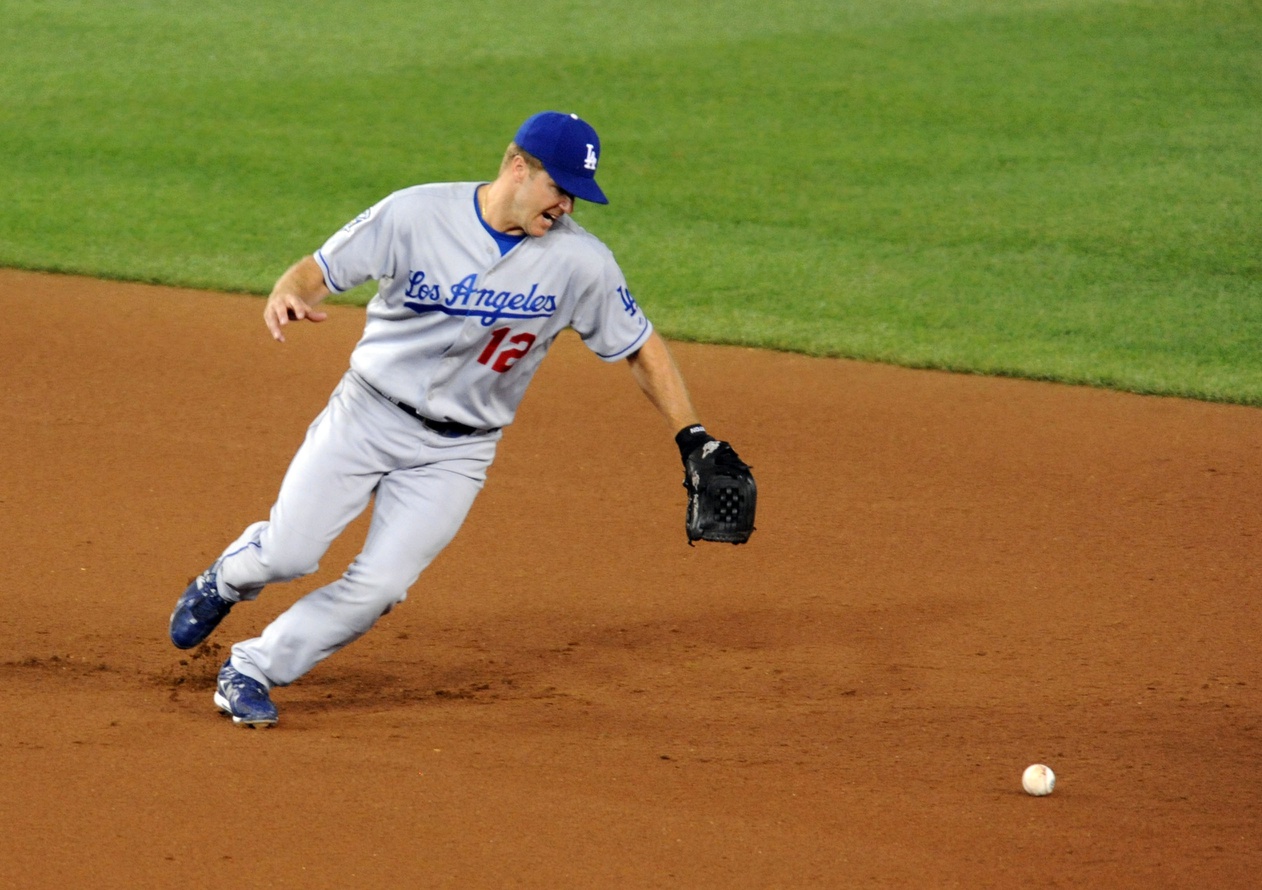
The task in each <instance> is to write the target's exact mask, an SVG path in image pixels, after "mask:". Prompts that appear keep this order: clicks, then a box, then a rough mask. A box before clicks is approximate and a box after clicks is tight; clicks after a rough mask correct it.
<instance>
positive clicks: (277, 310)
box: [263, 256, 329, 343]
mask: <svg viewBox="0 0 1262 890" xmlns="http://www.w3.org/2000/svg"><path fill="white" fill-rule="evenodd" d="M328 295H329V289H328V288H327V287H325V286H324V273H323V272H322V271H321V270H320V264H319V263H317V262H316V261H315V257H313V256H305V257H303V258H302V259H300V260H299V261H298V262H296V263H294V264H293V265H292V266H290V267H289V268H288V269H287V270H285V274H284V275H282V276H281V277H280V278H279V279H278V280H277V281H276V286H275V287H273V288H272V293H271V296H269V297H268V298H267V305H266V306H264V307H263V323H264V324H266V325H267V329H268V330H269V331H271V332H272V337H273V338H274V339H276V340H279V341H280V342H282V343H283V342H285V335H284V333H282V331H281V329H282V328H283V327H284V326H285V325H287V324H289V323H290V322H291V321H301V320H302V319H306V320H307V321H324V320H325V319H326V318H328V317H329V316H328V313H327V312H316V311H314V309H315V307H316V306H318V305H319V304H320V301H321V300H323V299H324V298H325V297H327V296H328Z"/></svg>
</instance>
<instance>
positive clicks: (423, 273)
mask: <svg viewBox="0 0 1262 890" xmlns="http://www.w3.org/2000/svg"><path fill="white" fill-rule="evenodd" d="M478 185H479V183H476V182H466V183H440V184H432V185H420V186H415V187H413V188H408V189H404V190H402V191H399V192H395V193H394V194H392V195H390V196H388V197H387V198H385V199H384V200H382V201H381V202H379V203H378V204H376V205H374V206H373V207H372V208H370V209H369V210H367V211H365V212H364V213H362V214H360V215H359V216H358V217H357V218H356V219H354V220H353V221H352V222H351V223H349V224H348V225H347V226H346V227H345V228H343V229H342V230H341V231H339V232H337V233H335V234H334V235H333V236H332V237H331V238H329V239H328V241H327V242H325V244H324V246H323V247H321V248H320V250H319V251H318V252H317V253H316V254H315V257H316V260H317V262H319V264H320V266H321V268H322V269H323V271H324V280H325V284H326V285H327V286H328V288H329V290H331V291H333V292H335V293H338V292H342V291H345V290H348V289H350V288H352V287H356V286H358V285H360V284H363V283H364V282H366V281H369V280H372V279H376V280H378V282H379V283H378V292H377V295H376V296H375V297H373V299H372V300H371V302H370V303H369V304H368V308H367V316H368V317H367V322H366V324H365V327H364V335H363V338H362V339H361V340H360V341H359V344H358V345H357V346H356V347H355V351H354V353H353V354H352V355H351V368H352V369H353V370H354V371H355V372H356V373H358V374H359V375H360V376H361V377H363V378H364V379H365V380H366V381H367V382H368V383H369V384H371V385H372V386H374V387H376V388H377V389H378V390H380V391H381V392H382V393H384V394H385V395H387V396H390V397H392V398H395V399H398V400H399V401H402V402H405V403H407V404H409V405H411V406H412V407H413V408H415V409H416V410H417V411H419V412H420V413H421V414H423V415H425V416H427V417H430V418H433V419H434V420H450V421H455V422H458V423H463V424H466V425H468V426H472V427H478V428H484V429H487V428H493V427H503V426H507V425H508V424H510V423H512V420H513V416H514V414H515V413H516V411H517V406H518V404H519V403H520V402H521V399H522V396H523V395H524V394H525V391H526V386H527V384H528V383H529V382H530V379H531V377H533V376H534V373H535V371H536V370H537V369H538V367H539V364H540V362H541V361H543V357H544V354H545V353H546V352H547V350H548V347H549V346H550V345H551V344H552V342H553V340H554V339H555V338H556V336H557V335H558V334H559V333H561V331H563V330H564V329H565V328H566V327H572V328H574V330H575V331H577V332H578V334H579V336H580V337H582V339H583V342H584V343H586V344H587V346H588V347H589V348H590V349H591V350H592V351H593V352H594V353H596V355H598V356H599V357H600V358H602V359H604V360H605V361H614V360H617V359H619V358H625V357H626V356H628V355H630V354H632V353H633V352H635V351H636V350H637V349H639V348H640V346H642V345H643V344H644V342H645V340H646V339H647V338H648V336H649V334H650V333H651V331H652V325H651V324H650V323H649V321H648V319H647V318H645V316H644V313H643V312H642V311H641V310H640V308H639V306H638V305H637V304H636V302H635V299H634V298H633V297H632V296H631V292H630V290H629V289H628V288H627V283H626V279H625V278H624V277H623V274H622V271H621V270H620V269H619V268H618V264H617V262H616V261H615V260H614V257H613V254H612V253H611V252H610V251H609V249H608V248H607V247H605V245H604V244H603V243H602V242H601V241H600V240H599V239H598V238H596V237H595V236H594V235H592V234H591V233H589V232H587V231H586V230H584V229H583V228H582V227H581V226H579V225H578V224H577V223H576V222H574V221H573V220H572V219H571V218H570V217H569V216H565V217H562V218H561V219H558V220H557V221H556V223H555V224H554V226H553V228H552V230H551V231H549V232H548V233H547V234H546V235H544V236H543V237H541V238H525V239H524V240H522V241H521V243H519V244H517V245H516V246H515V247H513V248H512V249H511V250H509V251H508V252H507V253H506V254H504V255H501V253H500V247H499V245H498V244H497V243H496V241H495V239H494V238H493V237H492V235H491V233H490V232H489V231H488V230H487V229H486V227H485V226H484V225H483V223H482V220H481V217H480V215H479V214H478V211H477V205H476V190H477V187H478Z"/></svg>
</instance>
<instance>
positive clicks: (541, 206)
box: [518, 170, 574, 238]
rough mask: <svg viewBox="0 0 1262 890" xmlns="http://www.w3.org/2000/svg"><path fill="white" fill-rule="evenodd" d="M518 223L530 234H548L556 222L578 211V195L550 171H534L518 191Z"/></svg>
mask: <svg viewBox="0 0 1262 890" xmlns="http://www.w3.org/2000/svg"><path fill="white" fill-rule="evenodd" d="M518 207H519V209H520V212H521V213H520V216H519V217H518V219H519V222H518V225H520V226H521V228H522V231H524V232H525V233H526V234H527V235H531V236H533V237H535V238H538V237H540V236H542V235H546V234H547V233H548V231H549V230H550V229H551V228H552V226H553V224H554V223H555V222H556V221H557V220H558V219H560V218H561V217H562V216H564V215H565V214H567V213H573V212H574V196H573V195H571V194H570V193H569V192H567V191H565V190H564V189H563V188H561V187H560V186H559V185H557V184H556V182H554V181H553V179H552V177H551V176H549V175H548V172H547V171H546V170H532V171H531V172H530V175H529V176H527V177H526V179H525V181H524V182H523V183H522V186H521V189H520V191H519V192H518Z"/></svg>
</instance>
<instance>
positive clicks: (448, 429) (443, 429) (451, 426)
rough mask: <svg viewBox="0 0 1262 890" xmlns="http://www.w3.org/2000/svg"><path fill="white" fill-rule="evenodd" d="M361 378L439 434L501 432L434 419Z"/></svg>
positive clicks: (457, 435)
mask: <svg viewBox="0 0 1262 890" xmlns="http://www.w3.org/2000/svg"><path fill="white" fill-rule="evenodd" d="M355 376H356V377H359V375H358V374H356V375H355ZM359 379H360V380H363V382H364V385H365V386H367V387H368V388H369V389H371V390H372V391H373V392H375V393H377V395H379V396H381V397H382V398H383V399H385V400H386V401H387V402H389V403H391V404H392V405H394V406H395V407H397V408H398V409H399V410H401V411H402V412H403V413H404V414H410V415H411V416H412V417H415V418H416V419H417V420H419V421H420V422H421V423H423V424H424V425H425V426H426V427H428V428H429V429H431V430H433V431H434V432H436V433H438V435H440V436H447V437H448V438H449V439H455V438H458V437H460V436H485V435H486V434H487V433H497V432H499V429H500V428H499V427H497V426H496V427H492V428H491V429H489V430H484V429H480V428H478V427H476V426H469V425H468V424H465V423H456V422H455V421H454V420H433V419H431V418H429V417H426V416H425V415H424V414H422V413H421V412H420V411H417V410H416V409H415V408H413V407H412V406H411V405H409V404H408V403H407V402H400V401H399V400H398V399H396V398H395V397H394V396H388V395H386V394H385V393H384V392H382V391H381V390H379V389H377V387H375V386H373V385H372V384H371V383H369V382H368V381H367V380H364V378H363V377H359Z"/></svg>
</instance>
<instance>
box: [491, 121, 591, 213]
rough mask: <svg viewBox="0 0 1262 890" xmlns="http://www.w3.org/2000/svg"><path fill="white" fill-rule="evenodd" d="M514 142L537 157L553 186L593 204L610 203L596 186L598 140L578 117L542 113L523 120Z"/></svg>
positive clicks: (587, 125)
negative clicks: (554, 183)
mask: <svg viewBox="0 0 1262 890" xmlns="http://www.w3.org/2000/svg"><path fill="white" fill-rule="evenodd" d="M513 141H514V142H516V143H517V146H518V147H519V148H521V149H522V150H523V151H528V152H530V154H532V155H534V156H535V157H536V158H538V159H539V160H540V161H541V162H542V163H543V169H545V170H547V171H548V175H549V176H551V177H552V179H553V180H554V181H555V182H556V184H557V185H559V186H560V187H561V188H563V189H565V190H566V191H567V192H569V193H570V194H571V195H574V196H575V197H577V198H582V199H583V200H584V201H591V202H592V203H594V204H608V203H609V199H608V198H606V197H605V193H604V192H602V191H601V190H600V186H598V185H597V184H596V163H597V161H598V160H599V158H600V137H599V136H597V135H596V131H595V130H594V129H592V125H591V124H589V123H587V121H585V120H583V119H582V118H581V117H579V116H578V115H577V114H562V113H561V112H559V111H541V112H539V113H538V114H536V115H533V116H532V117H529V118H527V119H526V122H525V123H524V124H522V125H521V129H520V130H518V131H517V136H516V138H514V139H513Z"/></svg>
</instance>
